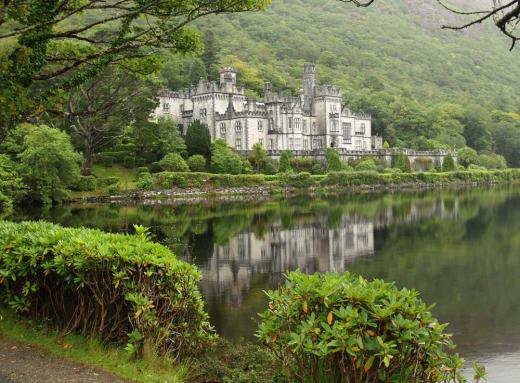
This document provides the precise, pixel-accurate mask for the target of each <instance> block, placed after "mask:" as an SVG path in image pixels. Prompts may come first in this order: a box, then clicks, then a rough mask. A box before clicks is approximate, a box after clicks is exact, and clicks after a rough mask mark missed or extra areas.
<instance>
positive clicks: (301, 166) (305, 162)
mask: <svg viewBox="0 0 520 383" xmlns="http://www.w3.org/2000/svg"><path fill="white" fill-rule="evenodd" d="M289 164H290V165H291V168H292V170H293V171H294V172H296V173H300V172H308V173H313V171H312V169H313V168H315V166H316V165H318V166H320V167H321V163H320V162H318V161H316V160H315V159H314V158H312V157H299V156H298V157H289Z"/></svg>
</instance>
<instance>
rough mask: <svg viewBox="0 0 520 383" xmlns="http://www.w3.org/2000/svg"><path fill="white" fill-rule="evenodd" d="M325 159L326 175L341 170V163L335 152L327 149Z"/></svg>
mask: <svg viewBox="0 0 520 383" xmlns="http://www.w3.org/2000/svg"><path fill="white" fill-rule="evenodd" d="M325 158H326V160H327V173H329V172H338V171H340V170H341V167H342V163H341V160H340V158H339V154H338V152H337V151H336V150H334V149H333V148H327V151H326V152H325Z"/></svg>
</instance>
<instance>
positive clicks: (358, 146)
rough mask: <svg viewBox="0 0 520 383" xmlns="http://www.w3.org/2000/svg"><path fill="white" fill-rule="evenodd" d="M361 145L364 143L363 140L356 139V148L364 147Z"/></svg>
mask: <svg viewBox="0 0 520 383" xmlns="http://www.w3.org/2000/svg"><path fill="white" fill-rule="evenodd" d="M361 145H362V144H361V140H356V146H355V148H356V150H361V148H362V146H361Z"/></svg>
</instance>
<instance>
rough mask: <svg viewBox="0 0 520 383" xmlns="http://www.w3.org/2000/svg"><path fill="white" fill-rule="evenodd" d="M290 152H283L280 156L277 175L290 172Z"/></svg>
mask: <svg viewBox="0 0 520 383" xmlns="http://www.w3.org/2000/svg"><path fill="white" fill-rule="evenodd" d="M290 155H291V154H290V152H289V151H288V150H284V151H283V152H282V154H281V155H280V163H279V164H278V172H279V173H288V172H291V171H292V167H291V163H290V161H289V159H290Z"/></svg>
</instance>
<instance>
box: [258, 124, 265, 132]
mask: <svg viewBox="0 0 520 383" xmlns="http://www.w3.org/2000/svg"><path fill="white" fill-rule="evenodd" d="M258 131H259V132H263V131H264V122H263V121H258Z"/></svg>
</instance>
